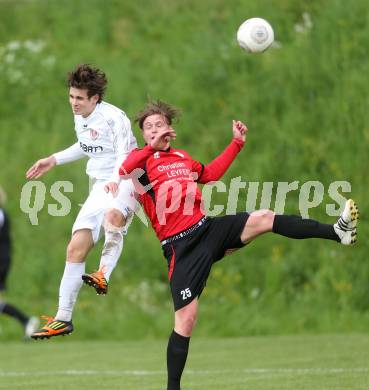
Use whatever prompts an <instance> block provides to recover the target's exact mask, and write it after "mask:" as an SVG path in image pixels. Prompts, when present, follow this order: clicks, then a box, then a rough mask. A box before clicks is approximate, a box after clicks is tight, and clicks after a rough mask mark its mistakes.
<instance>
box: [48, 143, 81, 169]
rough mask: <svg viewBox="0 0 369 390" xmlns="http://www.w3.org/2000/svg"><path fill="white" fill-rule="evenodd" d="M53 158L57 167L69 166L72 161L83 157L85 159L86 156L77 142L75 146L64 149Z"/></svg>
mask: <svg viewBox="0 0 369 390" xmlns="http://www.w3.org/2000/svg"><path fill="white" fill-rule="evenodd" d="M53 156H54V157H55V160H56V164H57V165H63V164H67V163H69V162H72V161H76V160H79V159H81V158H82V157H85V154H84V153H83V151H82V150H81V148H80V146H79V143H78V142H76V143H75V144H73V145H72V146H70V147H69V148H67V149H64V150H62V151H60V152H57V153H54V154H53Z"/></svg>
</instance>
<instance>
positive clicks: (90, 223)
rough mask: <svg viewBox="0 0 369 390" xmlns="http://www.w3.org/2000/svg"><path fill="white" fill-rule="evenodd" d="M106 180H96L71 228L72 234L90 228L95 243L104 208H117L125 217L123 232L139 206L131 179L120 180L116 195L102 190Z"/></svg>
mask: <svg viewBox="0 0 369 390" xmlns="http://www.w3.org/2000/svg"><path fill="white" fill-rule="evenodd" d="M107 183H108V181H106V180H97V181H96V182H95V183H94V185H93V186H92V188H91V192H90V194H89V195H88V198H87V199H86V201H85V203H84V204H83V206H82V208H81V210H80V212H79V213H78V215H77V218H76V220H75V222H74V225H73V228H72V234H73V233H74V232H76V231H77V230H81V229H90V230H91V233H92V238H93V240H94V242H95V243H96V242H97V241H98V239H99V237H100V230H101V226H102V224H103V221H104V215H105V212H106V209H110V208H112V209H117V210H119V211H120V212H121V213H122V214H123V215H124V217H125V218H126V219H127V221H126V225H125V227H124V232H123V233H124V234H126V233H127V229H128V226H129V225H130V223H131V222H132V218H133V215H134V213H135V211H137V209H138V207H139V203H138V202H137V200H136V198H135V192H134V185H133V183H132V180H122V181H121V182H120V184H119V192H118V195H117V197H115V198H114V197H113V195H112V194H111V193H110V192H109V193H106V192H105V190H104V186H105V184H107Z"/></svg>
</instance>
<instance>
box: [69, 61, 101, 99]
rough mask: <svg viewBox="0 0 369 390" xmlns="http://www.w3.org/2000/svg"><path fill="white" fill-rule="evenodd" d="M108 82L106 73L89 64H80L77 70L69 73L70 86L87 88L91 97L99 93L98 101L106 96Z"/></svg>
mask: <svg viewBox="0 0 369 390" xmlns="http://www.w3.org/2000/svg"><path fill="white" fill-rule="evenodd" d="M107 83H108V80H107V78H106V75H105V73H104V72H103V71H101V70H100V69H98V68H93V67H92V66H91V65H89V64H81V65H78V66H77V68H76V69H75V70H73V71H71V72H69V73H68V87H74V88H78V89H86V90H87V96H88V97H89V98H91V97H92V96H94V95H99V100H98V103H100V102H101V100H102V98H103V96H104V93H105V90H106V85H107Z"/></svg>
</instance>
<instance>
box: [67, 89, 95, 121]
mask: <svg viewBox="0 0 369 390" xmlns="http://www.w3.org/2000/svg"><path fill="white" fill-rule="evenodd" d="M98 100H99V95H93V96H91V97H90V98H89V97H88V95H87V89H78V88H74V87H70V88H69V103H70V105H71V107H72V111H73V114H74V115H82V116H83V117H87V116H89V115H90V114H91V113H92V111H93V110H94V109H95V107H96V103H97V101H98Z"/></svg>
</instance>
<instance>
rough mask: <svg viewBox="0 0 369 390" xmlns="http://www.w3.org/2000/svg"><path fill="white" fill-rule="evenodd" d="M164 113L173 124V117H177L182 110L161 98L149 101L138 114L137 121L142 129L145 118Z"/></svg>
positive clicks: (169, 122)
mask: <svg viewBox="0 0 369 390" xmlns="http://www.w3.org/2000/svg"><path fill="white" fill-rule="evenodd" d="M155 114H159V115H163V116H165V118H166V119H167V122H168V124H169V125H171V124H172V122H173V119H176V118H178V117H179V115H180V110H179V109H178V108H176V107H174V106H171V105H170V104H168V103H165V102H163V101H161V100H157V101H149V103H148V104H147V105H146V107H145V108H144V109H143V110H142V111H140V112H139V113H137V114H136V117H135V122H136V123H138V125H139V126H140V129H142V127H143V123H144V122H145V119H146V118H147V117H148V116H150V115H155Z"/></svg>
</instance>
